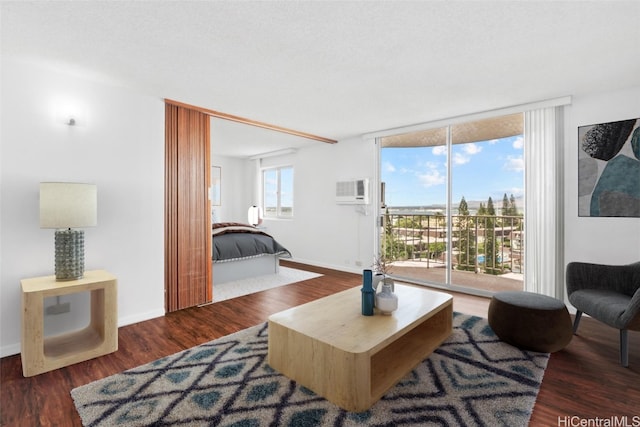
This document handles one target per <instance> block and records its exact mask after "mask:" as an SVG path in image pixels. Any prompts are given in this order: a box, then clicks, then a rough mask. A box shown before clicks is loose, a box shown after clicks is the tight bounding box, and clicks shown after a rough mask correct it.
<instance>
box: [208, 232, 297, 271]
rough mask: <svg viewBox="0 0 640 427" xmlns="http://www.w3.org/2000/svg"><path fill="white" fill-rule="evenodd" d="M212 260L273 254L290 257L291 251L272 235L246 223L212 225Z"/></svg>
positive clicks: (231, 259) (222, 260)
mask: <svg viewBox="0 0 640 427" xmlns="http://www.w3.org/2000/svg"><path fill="white" fill-rule="evenodd" d="M212 239H213V261H214V262H224V261H233V260H237V259H242V258H251V257H257V256H261V255H265V254H275V255H279V256H281V257H284V258H291V253H290V252H289V251H288V250H287V249H286V248H285V247H283V246H282V245H281V244H280V243H278V242H277V241H276V240H275V239H274V238H273V237H271V236H270V235H268V234H267V233H264V232H262V231H260V230H259V229H257V228H255V227H252V226H250V225H246V224H238V223H218V224H214V225H213V232H212Z"/></svg>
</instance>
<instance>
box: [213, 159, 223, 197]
mask: <svg viewBox="0 0 640 427" xmlns="http://www.w3.org/2000/svg"><path fill="white" fill-rule="evenodd" d="M221 185H222V168H221V167H220V166H211V205H212V206H220V205H221V204H222V203H221V197H220V189H221Z"/></svg>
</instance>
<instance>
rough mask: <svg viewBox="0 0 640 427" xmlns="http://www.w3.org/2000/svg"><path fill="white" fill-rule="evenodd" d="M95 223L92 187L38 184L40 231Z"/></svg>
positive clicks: (95, 196)
mask: <svg viewBox="0 0 640 427" xmlns="http://www.w3.org/2000/svg"><path fill="white" fill-rule="evenodd" d="M97 223H98V190H97V186H96V185H95V184H80V183H75V182H41V183H40V228H79V227H94V226H96V225H97Z"/></svg>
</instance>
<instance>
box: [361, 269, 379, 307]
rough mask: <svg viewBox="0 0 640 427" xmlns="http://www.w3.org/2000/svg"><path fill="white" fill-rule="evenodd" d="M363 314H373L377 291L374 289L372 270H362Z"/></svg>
mask: <svg viewBox="0 0 640 427" xmlns="http://www.w3.org/2000/svg"><path fill="white" fill-rule="evenodd" d="M361 291H362V315H363V316H373V304H374V302H375V299H376V291H375V290H374V289H373V273H372V271H371V270H364V271H363V272H362V289H361Z"/></svg>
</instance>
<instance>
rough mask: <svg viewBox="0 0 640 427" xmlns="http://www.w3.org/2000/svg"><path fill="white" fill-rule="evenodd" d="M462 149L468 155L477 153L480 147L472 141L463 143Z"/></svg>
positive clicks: (480, 149)
mask: <svg viewBox="0 0 640 427" xmlns="http://www.w3.org/2000/svg"><path fill="white" fill-rule="evenodd" d="M463 149H464V152H465V153H467V154H470V155H474V154H478V153H479V152H481V151H482V147H481V146H479V145H478V144H476V143H473V142H472V143H471V144H465V145H464V148H463Z"/></svg>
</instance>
